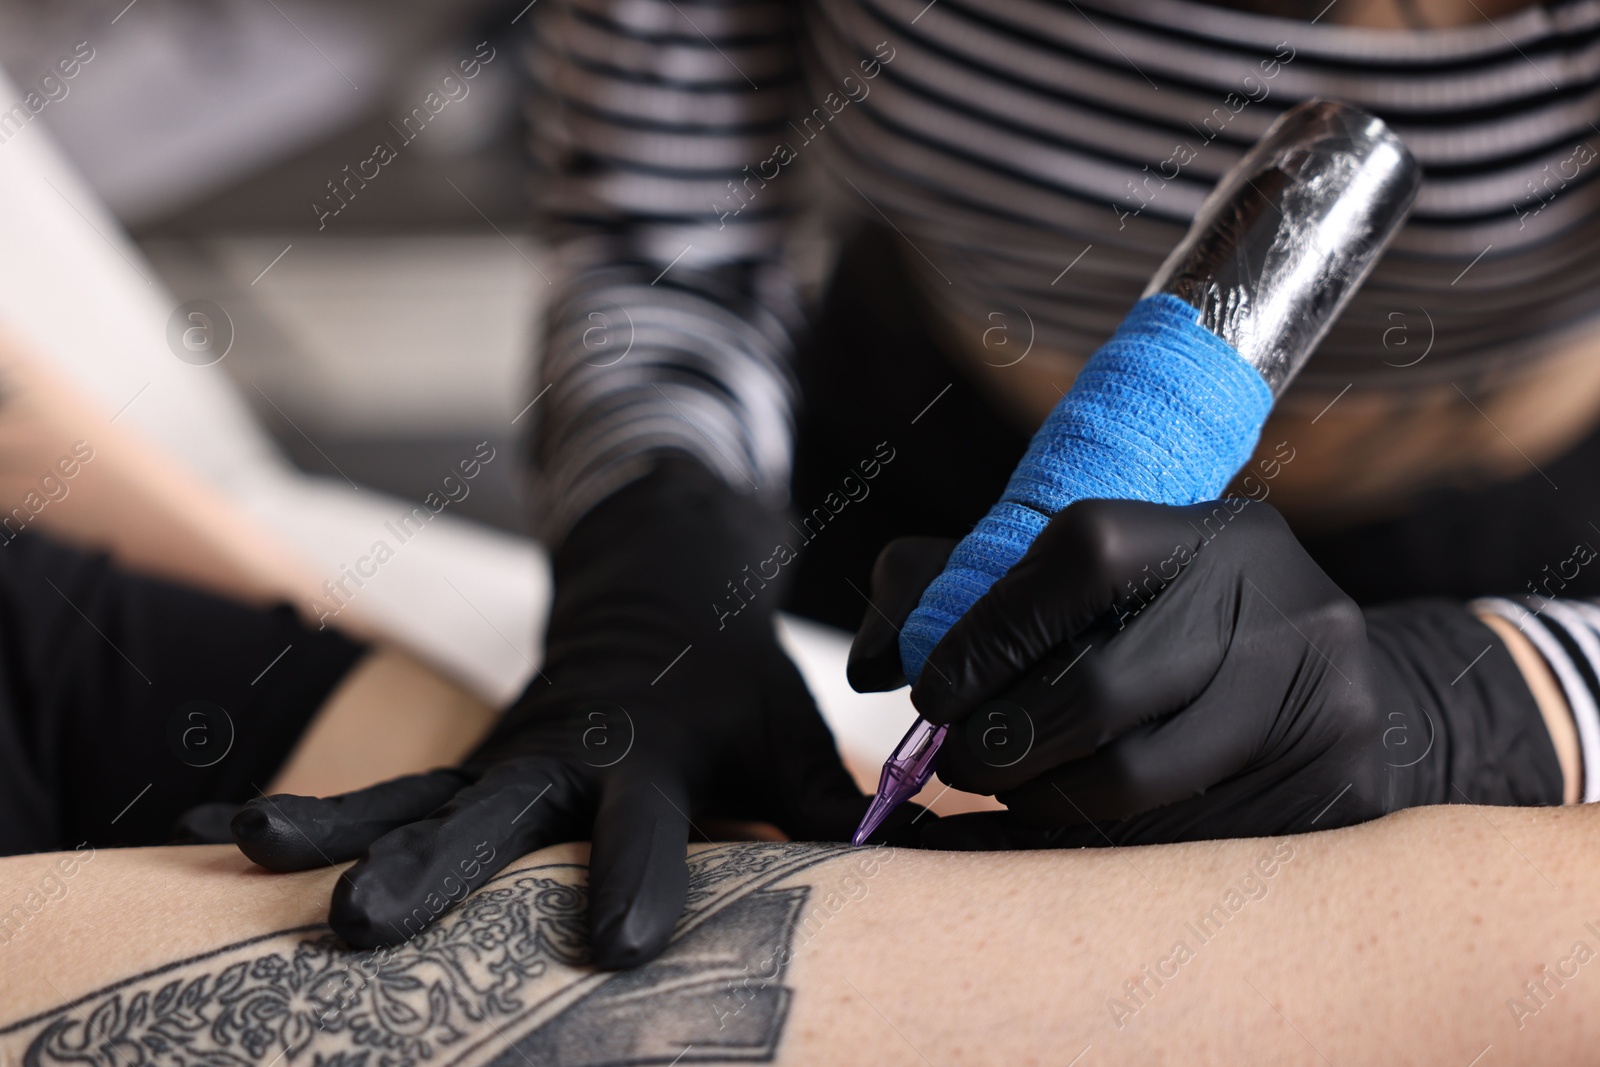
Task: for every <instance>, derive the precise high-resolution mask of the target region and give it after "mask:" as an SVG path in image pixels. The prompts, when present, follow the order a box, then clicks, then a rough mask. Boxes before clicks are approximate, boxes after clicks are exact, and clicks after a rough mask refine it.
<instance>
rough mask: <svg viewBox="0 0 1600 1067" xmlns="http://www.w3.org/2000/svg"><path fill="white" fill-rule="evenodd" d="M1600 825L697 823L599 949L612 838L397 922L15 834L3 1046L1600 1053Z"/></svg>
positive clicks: (1428, 1055) (210, 874) (178, 1053)
mask: <svg viewBox="0 0 1600 1067" xmlns="http://www.w3.org/2000/svg"><path fill="white" fill-rule="evenodd" d="M1597 829H1600V811H1597V810H1589V809H1571V808H1569V809H1554V810H1552V809H1544V810H1532V809H1528V810H1504V809H1472V808H1431V809H1418V810H1415V811H1410V812H1405V813H1401V814H1399V815H1396V816H1391V817H1389V818H1386V819H1382V820H1379V821H1377V822H1375V823H1369V824H1366V825H1363V826H1358V827H1353V828H1350V829H1346V830H1339V831H1335V832H1330V833H1325V834H1317V835H1312V836H1305V837H1291V838H1285V839H1280V840H1276V841H1268V840H1234V841H1220V842H1202V843H1194V844H1186V845H1173V846H1159V847H1153V848H1140V849H1124V850H1121V851H1112V850H1085V851H1078V852H1048V853H1008V854H937V853H917V852H899V851H890V850H870V851H852V850H850V849H848V848H843V847H839V846H819V845H786V844H752V843H745V844H731V845H717V846H712V847H709V848H704V849H696V850H695V851H694V854H693V856H692V858H691V861H690V868H691V872H692V874H691V886H690V892H689V907H688V911H687V913H686V915H685V917H684V920H683V922H682V924H681V925H680V927H679V930H678V934H677V937H676V940H675V942H674V944H673V945H672V946H671V947H669V948H668V950H667V951H666V952H665V953H664V954H663V955H662V956H661V957H660V958H659V959H657V960H655V961H653V962H651V963H650V964H647V965H646V966H644V967H642V968H640V969H638V970H636V971H630V972H622V973H601V972H595V971H593V970H591V969H590V968H588V967H587V966H585V965H584V964H583V959H584V940H583V931H584V922H583V909H584V903H585V898H584V882H585V868H584V866H583V863H584V860H585V858H586V854H585V851H584V849H583V848H582V847H581V846H563V847H558V848H553V849H547V850H545V851H543V852H540V853H537V854H535V855H533V856H529V857H526V858H525V859H523V860H521V861H519V862H518V863H517V864H515V865H513V867H512V868H511V869H509V870H508V871H507V872H505V873H504V874H502V875H500V876H499V877H497V878H496V879H495V880H493V881H492V882H490V883H489V884H488V885H487V886H485V887H484V888H483V889H482V890H479V891H478V892H477V893H476V894H474V895H473V896H472V897H471V898H469V899H468V900H467V901H466V902H465V903H464V904H463V905H462V906H460V907H459V908H457V909H456V910H454V911H452V912H450V913H449V914H448V915H446V916H444V917H443V918H442V919H441V920H440V922H439V923H438V924H437V925H436V926H432V927H430V928H428V929H427V930H425V931H424V932H422V933H421V934H419V935H418V936H417V937H416V938H415V939H413V940H412V941H411V942H409V943H407V944H406V945H404V946H403V947H401V948H398V949H393V950H384V951H379V952H351V951H347V950H345V949H343V948H341V947H340V946H339V945H338V944H337V943H336V942H335V941H334V939H333V938H332V937H331V935H330V934H329V933H328V932H327V928H326V927H325V926H323V925H322V924H321V922H320V920H321V917H322V914H323V910H324V908H325V902H326V900H327V897H328V891H329V888H330V884H331V882H332V881H333V879H335V878H337V877H338V876H339V875H338V872H337V871H334V870H320V871H312V872H306V873H304V874H298V875H274V876H264V875H262V874H261V873H259V872H258V871H255V870H252V869H251V868H250V867H249V866H248V864H247V863H246V862H245V861H244V860H243V859H242V858H241V857H240V856H239V855H238V854H237V853H236V852H233V851H231V850H226V849H201V848H195V849H163V850H151V851H143V852H138V851H123V852H107V851H102V852H99V853H94V854H92V855H91V854H88V853H82V854H79V855H77V856H71V855H68V856H59V857H58V856H31V857H19V858H13V859H9V860H3V861H0V885H4V886H6V887H7V888H6V889H5V890H3V892H4V893H5V894H8V895H7V896H0V906H4V907H6V908H8V909H9V910H6V911H0V940H3V941H4V942H5V944H4V945H3V946H0V958H3V963H4V968H3V971H0V973H3V975H4V977H3V978H0V983H3V984H4V986H5V987H6V988H5V991H4V995H3V997H0V1003H3V1004H4V1005H5V1007H4V1009H0V1010H3V1011H4V1012H5V1013H6V1016H7V1017H6V1018H5V1019H3V1020H0V1060H4V1061H6V1062H18V1063H26V1064H28V1065H30V1067H54V1065H58V1064H59V1065H65V1064H67V1063H69V1062H72V1063H83V1064H95V1065H104V1067H118V1065H130V1067H131V1065H136V1064H137V1065H140V1067H144V1065H151V1067H161V1065H178V1064H191V1063H214V1064H223V1063H226V1064H257V1065H261V1067H268V1065H273V1064H277V1063H283V1064H345V1065H351V1064H367V1065H369V1067H370V1065H376V1064H380V1063H381V1064H392V1065H400V1064H446V1063H448V1064H462V1065H477V1064H486V1063H493V1064H496V1065H503V1067H523V1065H527V1067H533V1065H543V1064H562V1065H565V1067H581V1065H584V1064H616V1065H620V1064H646V1063H649V1064H663V1065H665V1064H673V1063H678V1064H688V1063H705V1062H729V1061H734V1062H750V1061H763V1062H764V1061H767V1060H769V1059H776V1060H778V1061H779V1062H782V1063H796V1064H822V1063H879V1064H908V1065H922V1064H940V1065H943V1064H952V1065H953V1064H973V1063H996V1064H1018V1063H1052V1064H1059V1065H1066V1064H1080V1065H1082V1067H1091V1065H1093V1064H1107V1063H1118V1062H1126V1063H1141V1064H1145V1063H1169V1062H1170V1063H1178V1062H1181V1063H1185V1064H1190V1063H1238V1062H1246V1061H1248V1062H1260V1063H1293V1064H1302V1063H1303V1064H1323V1063H1375V1062H1381V1063H1440V1064H1451V1065H1455V1067H1465V1065H1467V1064H1469V1063H1473V1064H1485V1065H1486V1064H1497V1065H1498V1064H1507V1063H1542V1064H1548V1063H1572V1062H1580V1061H1582V1060H1583V1059H1584V1057H1585V1054H1584V1053H1582V1049H1584V1048H1588V1049H1591V1050H1592V1049H1593V1048H1594V1047H1595V1044H1596V1040H1597V1038H1600V1012H1597V1011H1596V1008H1597V1006H1600V963H1594V961H1595V953H1596V951H1597V948H1600V909H1597V907H1596V905H1595V903H1594V898H1593V894H1592V892H1591V891H1590V887H1591V886H1592V884H1593V882H1594V880H1595V877H1596V875H1597V873H1600V870H1597V866H1600V865H1597V861H1596V860H1595V858H1594V850H1593V848H1592V847H1589V845H1590V842H1591V841H1592V839H1593V837H1594V834H1595V831H1596V830H1597ZM473 848H474V845H473V843H472V842H465V841H464V842H462V862H463V864H464V865H466V866H467V867H470V865H471V864H472V863H473V862H475V861H476V860H477V859H479V857H475V856H474V855H473ZM459 888H460V887H459V883H455V882H454V880H453V879H445V880H444V883H443V884H441V885H440V887H439V890H438V901H439V904H440V906H441V907H442V906H443V904H444V902H445V901H446V900H448V899H450V898H451V897H452V895H453V894H456V893H459ZM1591 963H1594V966H1593V967H1590V964H1591ZM1591 970H1593V971H1594V972H1595V973H1593V974H1591V973H1590V971H1591ZM1486 1049H1487V1050H1488V1051H1487V1052H1486V1051H1485V1050H1486ZM1475 1057H1477V1058H1476V1059H1475Z"/></svg>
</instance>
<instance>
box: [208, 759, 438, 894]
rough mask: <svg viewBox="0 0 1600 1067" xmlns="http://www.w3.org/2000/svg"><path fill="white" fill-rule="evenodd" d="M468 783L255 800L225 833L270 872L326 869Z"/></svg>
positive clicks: (392, 783) (429, 778) (392, 784)
mask: <svg viewBox="0 0 1600 1067" xmlns="http://www.w3.org/2000/svg"><path fill="white" fill-rule="evenodd" d="M467 780H468V779H467V778H465V777H464V776H463V775H461V774H460V773H459V772H457V771H453V770H440V771H430V772H428V773H427V774H411V775H407V776H405V777H404V778H391V779H390V780H389V781H387V782H379V783H378V784H377V785H373V786H368V787H367V788H365V789H357V790H356V791H355V792H352V793H344V794H342V795H340V796H334V797H301V796H294V795H293V794H290V793H276V794H274V795H272V796H264V797H256V798H255V799H253V800H250V801H248V802H247V803H246V804H245V805H244V806H243V807H241V808H240V809H239V812H238V814H236V815H235V816H234V817H233V821H232V822H231V823H230V824H229V829H230V830H231V831H232V834H233V840H234V843H235V844H237V845H238V846H239V851H240V852H243V853H244V854H245V855H246V856H248V857H249V858H250V859H251V860H252V861H254V862H255V863H259V864H260V865H261V866H263V867H265V868H267V870H269V871H304V870H310V869H311V868H313V867H325V866H328V865H330V864H334V863H343V862H344V861H346V860H351V859H355V858H356V857H357V856H359V855H361V853H363V852H365V851H366V850H367V847H368V846H369V845H371V844H372V843H373V842H374V841H376V840H377V839H378V838H380V837H382V836H383V835H384V834H386V833H388V832H389V831H391V830H393V829H395V828H396V827H398V826H404V825H405V824H406V823H408V822H411V821H413V820H415V819H422V818H426V817H427V816H428V815H431V814H432V813H433V812H434V811H435V810H436V809H438V807H439V805H441V804H443V803H445V802H446V801H447V800H449V799H450V798H451V797H452V796H454V795H455V793H456V790H458V789H460V788H461V787H462V786H463V785H465V784H466V782H467Z"/></svg>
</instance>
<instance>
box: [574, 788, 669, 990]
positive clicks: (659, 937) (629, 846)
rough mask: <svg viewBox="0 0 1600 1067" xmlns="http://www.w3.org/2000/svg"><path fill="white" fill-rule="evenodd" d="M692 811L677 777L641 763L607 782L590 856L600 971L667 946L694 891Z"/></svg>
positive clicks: (631, 963) (593, 935) (593, 936)
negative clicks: (689, 854)
mask: <svg viewBox="0 0 1600 1067" xmlns="http://www.w3.org/2000/svg"><path fill="white" fill-rule="evenodd" d="M688 812H689V791H688V789H687V787H686V786H685V784H684V782H683V780H682V777H681V775H679V774H678V773H677V772H676V771H672V770H669V769H667V768H665V767H657V768H655V769H651V768H649V767H648V766H646V764H645V763H644V761H642V760H641V761H638V762H636V763H634V764H632V765H630V766H628V767H627V768H626V769H619V771H618V773H616V774H614V775H612V776H611V777H609V778H607V779H606V780H605V783H604V785H603V786H602V788H601V795H600V809H599V811H598V813H597V814H596V816H595V821H594V846H593V849H592V850H591V852H590V854H589V931H590V943H591V946H592V953H593V960H594V964H595V966H597V967H601V968H604V969H606V970H623V969H626V968H629V967H637V966H638V965H639V964H641V963H646V962H648V961H650V960H652V959H654V958H655V957H656V956H657V955H658V954H660V952H661V950H662V949H663V948H665V947H666V946H667V941H668V940H669V939H670V938H671V937H672V930H673V927H674V926H676V925H677V922H678V917H679V916H680V915H681V914H683V905H684V900H685V898H686V896H687V894H688V891H689V867H688V864H687V863H686V862H685V858H684V851H685V849H686V848H687V846H688V844H689V814H688Z"/></svg>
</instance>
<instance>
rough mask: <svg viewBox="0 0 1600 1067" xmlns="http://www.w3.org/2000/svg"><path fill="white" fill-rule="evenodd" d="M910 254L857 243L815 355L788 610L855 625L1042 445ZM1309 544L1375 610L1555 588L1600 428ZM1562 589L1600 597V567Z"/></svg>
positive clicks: (979, 511) (1596, 489)
mask: <svg viewBox="0 0 1600 1067" xmlns="http://www.w3.org/2000/svg"><path fill="white" fill-rule="evenodd" d="M908 253H909V254H911V255H914V254H915V253H914V252H910V251H909V249H907V248H906V246H905V242H904V240H903V239H902V238H901V237H899V236H898V235H896V234H894V233H893V232H891V231H888V230H884V229H882V228H878V227H869V228H866V229H864V230H862V231H860V232H859V233H858V234H857V235H856V236H855V238H854V239H853V240H851V241H850V242H848V243H847V245H846V247H845V249H844V251H843V252H842V254H841V257H840V262H839V267H838V269H837V271H836V272H835V274H834V277H833V280H832V283H831V284H830V286H829V289H828V292H827V294H826V296H825V299H824V301H823V306H822V309H821V313H820V315H819V320H818V322H817V324H816V327H815V329H814V331H813V333H812V335H811V336H810V338H809V339H808V341H807V343H806V345H805V348H804V351H803V352H802V353H801V360H800V372H801V389H802V397H803V407H802V409H801V414H800V422H799V443H798V455H797V459H796V468H795V476H794V481H793V485H792V489H793V502H794V508H795V510H796V512H797V513H798V515H799V516H801V517H802V518H804V517H805V516H807V515H814V516H815V518H814V519H813V520H812V521H811V522H809V523H806V524H805V525H804V526H803V528H802V529H799V530H797V531H796V532H797V536H803V538H804V539H805V540H804V543H803V546H802V544H801V543H797V544H796V546H795V547H796V548H797V549H798V550H799V553H800V560H799V562H798V563H797V568H798V569H797V573H796V580H795V582H794V586H793V593H792V594H791V597H790V603H789V607H790V610H792V611H795V612H797V613H799V614H802V615H806V616H809V617H811V618H815V619H818V620H820V621H823V622H828V623H832V624H834V625H836V626H841V627H844V628H846V629H852V630H853V629H855V628H856V626H858V625H859V624H860V622H861V617H862V613H863V611H864V610H865V608H866V603H865V600H864V599H863V596H864V594H865V593H866V592H868V590H869V585H868V576H869V574H870V572H871V569H872V562H873V560H874V559H875V558H876V556H877V553H878V550H879V549H881V548H882V547H883V545H884V544H885V543H887V542H888V541H889V540H891V539H893V538H895V537H900V536H904V535H908V534H937V535H943V536H950V537H960V536H962V535H963V534H965V533H966V532H967V531H968V530H969V529H971V527H972V526H973V524H974V523H976V522H977V521H978V519H980V518H981V517H982V516H983V514H984V513H985V512H986V511H987V510H988V509H989V507H990V505H992V504H993V503H994V501H995V500H997V499H998V498H999V496H1000V493H1001V491H1002V490H1003V489H1004V487H1005V483H1006V480H1007V478H1008V477H1009V476H1010V473H1011V470H1012V468H1013V467H1014V466H1015V465H1016V463H1017V460H1018V459H1019V458H1021V456H1022V453H1023V451H1024V449H1025V448H1026V447H1027V435H1026V434H1024V433H1022V432H1021V431H1019V430H1018V429H1016V428H1015V426H1013V425H1012V424H1011V423H1010V422H1009V421H1007V420H1006V418H1005V417H1004V416H1003V415H1002V414H1001V413H1000V412H999V411H997V410H996V409H995V408H994V407H993V406H992V405H991V404H990V403H989V402H988V401H987V398H986V397H985V396H984V394H983V393H982V392H981V391H980V390H979V388H978V387H977V385H976V383H975V382H974V381H973V380H972V379H971V378H970V376H969V375H968V373H967V372H966V371H965V370H964V369H963V368H962V367H961V366H959V365H958V364H956V363H954V362H953V361H951V360H950V359H948V358H946V357H945V356H943V355H942V354H941V350H940V347H939V346H938V345H937V344H936V343H935V342H934V340H933V338H932V336H931V335H930V333H929V332H928V325H929V324H930V323H931V322H933V321H937V320H935V319H934V318H933V317H932V315H931V314H930V311H929V308H928V307H927V305H926V303H925V297H924V296H923V295H922V294H921V293H920V292H919V291H918V290H917V289H916V288H915V287H914V286H913V285H912V283H911V279H910V276H909V274H908V272H907V270H906V267H905V263H904V257H905V256H906V255H907V254H908ZM936 397H937V398H938V399H937V400H936V401H935V398H936ZM930 402H931V403H932V406H931V407H929V406H928V405H929V404H930ZM880 442H885V443H886V444H887V447H888V448H890V449H893V452H894V459H893V460H892V461H891V462H890V463H888V464H887V465H884V466H883V467H882V468H881V469H880V470H878V472H877V477H875V478H874V479H872V480H871V481H870V482H862V470H861V467H860V464H861V461H862V460H864V459H871V458H872V457H873V454H874V450H875V449H877V448H878V447H879V443H880ZM869 469H870V468H869ZM847 478H854V479H855V480H854V481H852V482H849V483H848V484H847V483H846V479H847ZM846 489H851V490H854V493H855V496H856V498H857V499H851V498H849V497H847V496H846V495H845V491H846ZM829 494H833V495H832V496H831V497H830V495H829ZM818 508H823V509H824V510H823V511H822V512H820V513H819V512H818V511H817V509H818ZM1301 541H1302V544H1304V545H1305V547H1306V549H1307V550H1308V551H1309V552H1310V553H1311V555H1312V557H1313V558H1315V559H1316V560H1317V562H1318V563H1319V564H1320V565H1321V566H1322V567H1323V569H1324V570H1326V571H1327V572H1328V574H1329V575H1330V576H1331V577H1332V578H1333V579H1334V581H1336V582H1337V583H1338V584H1339V585H1340V587H1341V588H1343V589H1344V590H1345V591H1346V592H1347V593H1349V594H1350V595H1351V596H1352V597H1354V598H1355V599H1356V600H1357V601H1358V602H1359V603H1362V604H1366V605H1371V604H1377V603H1382V602H1385V601H1392V600H1400V599H1406V598H1410V597H1417V596H1429V595H1439V596H1449V597H1460V598H1469V597H1474V596H1483V595H1490V594H1513V593H1519V592H1527V591H1528V588H1529V583H1530V582H1536V583H1540V584H1541V588H1542V585H1543V583H1544V582H1546V581H1547V580H1548V573H1547V572H1545V570H1544V568H1546V567H1547V566H1548V567H1549V568H1550V572H1549V573H1554V572H1555V570H1556V568H1557V567H1558V565H1560V564H1561V563H1562V562H1563V561H1565V560H1567V559H1569V558H1570V557H1571V556H1572V555H1573V548H1574V546H1575V545H1577V544H1579V543H1580V542H1586V543H1588V544H1590V545H1592V546H1594V547H1596V548H1597V549H1600V432H1596V433H1595V434H1592V435H1591V436H1590V437H1588V438H1587V439H1586V440H1584V441H1582V442H1580V443H1579V444H1578V445H1577V446H1576V447H1574V448H1573V449H1572V450H1571V451H1569V452H1568V453H1567V454H1566V455H1564V456H1562V457H1561V458H1560V459H1558V460H1556V461H1554V462H1551V463H1548V464H1545V465H1544V466H1543V473H1542V474H1541V473H1539V472H1537V471H1535V470H1533V469H1532V468H1531V467H1530V468H1529V470H1528V473H1527V475H1526V476H1524V477H1521V478H1518V479H1516V480H1515V481H1511V482H1506V483H1501V484H1498V485H1494V486H1491V487H1487V488H1483V489H1477V490H1465V489H1452V490H1442V491H1437V492H1432V493H1429V494H1425V495H1421V496H1419V497H1418V498H1417V499H1416V500H1415V501H1414V502H1413V504H1412V507H1411V509H1410V510H1409V511H1408V512H1407V513H1405V514H1403V515H1401V516H1398V517H1396V518H1393V519H1390V520H1387V521H1384V522H1379V523H1373V524H1369V525H1365V526H1359V527H1356V528H1352V529H1347V530H1344V531H1341V532H1339V533H1337V534H1320V535H1302V537H1301ZM1550 588H1551V590H1552V591H1553V592H1559V593H1560V595H1563V596H1596V595H1600V566H1591V567H1587V568H1583V569H1581V570H1580V571H1579V573H1578V575H1577V577H1576V578H1574V579H1572V580H1571V581H1569V582H1568V583H1567V584H1566V586H1565V588H1558V587H1557V586H1556V585H1555V584H1553V583H1552V584H1551V586H1550Z"/></svg>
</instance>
